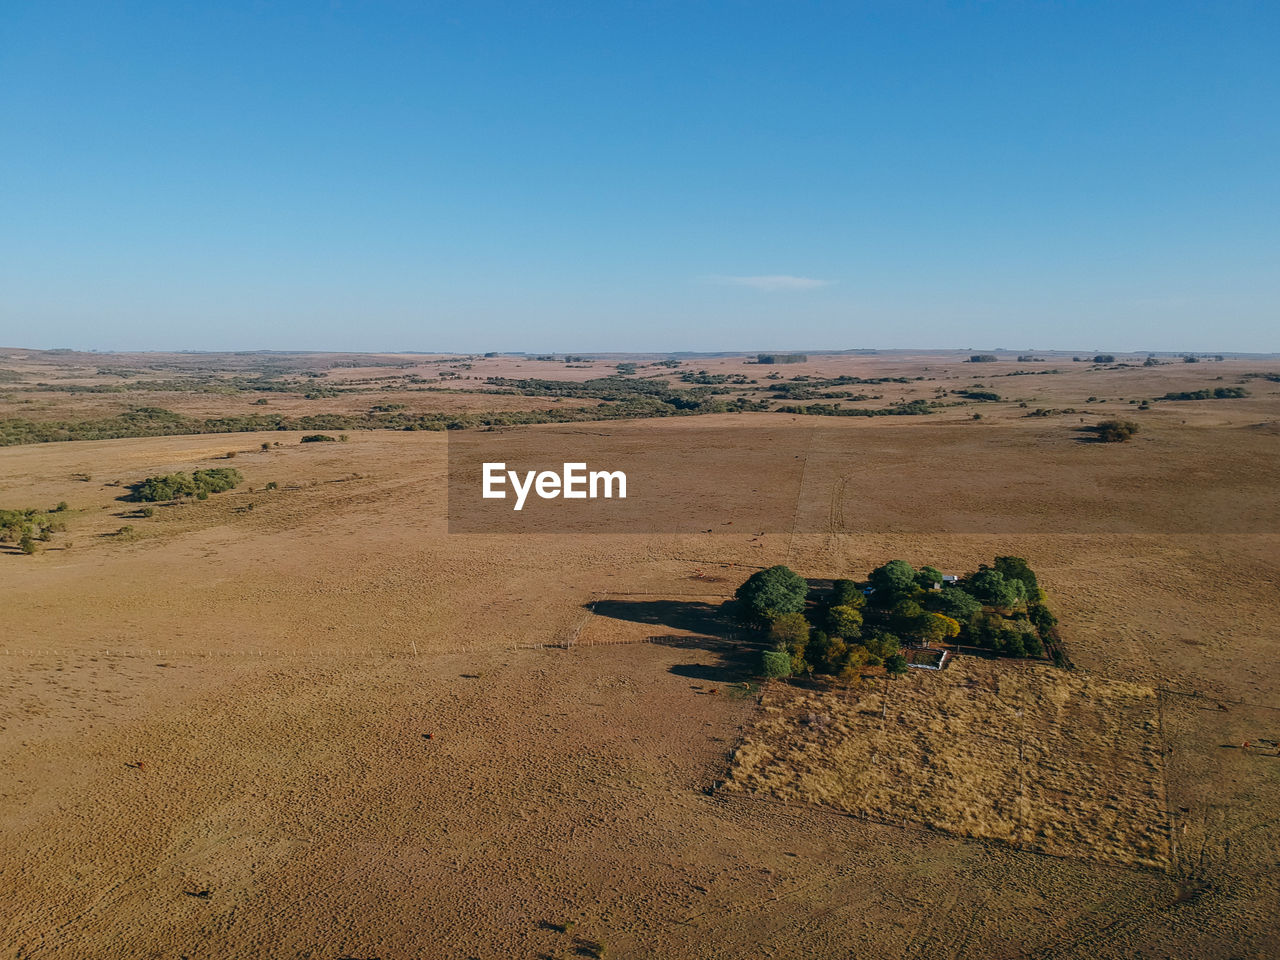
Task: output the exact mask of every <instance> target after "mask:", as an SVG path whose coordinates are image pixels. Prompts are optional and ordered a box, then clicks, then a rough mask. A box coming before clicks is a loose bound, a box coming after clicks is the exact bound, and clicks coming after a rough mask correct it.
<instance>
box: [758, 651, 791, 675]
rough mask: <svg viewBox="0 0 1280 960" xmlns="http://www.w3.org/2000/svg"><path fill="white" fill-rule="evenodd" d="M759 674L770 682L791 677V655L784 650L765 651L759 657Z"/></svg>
mask: <svg viewBox="0 0 1280 960" xmlns="http://www.w3.org/2000/svg"><path fill="white" fill-rule="evenodd" d="M760 673H761V674H763V675H764V676H766V677H768V678H769V679H771V680H781V679H785V678H786V677H789V676H791V654H789V653H787V651H785V650H766V651H764V653H762V654H761V655H760Z"/></svg>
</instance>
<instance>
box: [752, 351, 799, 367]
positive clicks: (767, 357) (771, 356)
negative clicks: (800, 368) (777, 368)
mask: <svg viewBox="0 0 1280 960" xmlns="http://www.w3.org/2000/svg"><path fill="white" fill-rule="evenodd" d="M808 362H809V357H808V355H806V354H803V353H757V354H756V363H769V364H779V363H808Z"/></svg>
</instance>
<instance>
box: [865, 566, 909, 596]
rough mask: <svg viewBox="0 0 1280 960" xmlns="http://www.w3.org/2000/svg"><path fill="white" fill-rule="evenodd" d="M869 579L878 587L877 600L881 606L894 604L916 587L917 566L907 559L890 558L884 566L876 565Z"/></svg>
mask: <svg viewBox="0 0 1280 960" xmlns="http://www.w3.org/2000/svg"><path fill="white" fill-rule="evenodd" d="M869 579H870V580H871V585H872V586H873V587H875V588H876V593H875V600H876V603H878V604H879V605H880V606H893V604H894V603H896V602H897V601H898V600H900V599H901V598H902V597H903V596H909V595H910V594H911V593H913V592H914V591H915V589H916V570H915V567H913V566H911V564H909V563H907V561H905V560H890V561H889V562H888V563H886V564H885V565H884V566H882V567H876V568H875V569H874V570H872V571H871V575H870V578H869Z"/></svg>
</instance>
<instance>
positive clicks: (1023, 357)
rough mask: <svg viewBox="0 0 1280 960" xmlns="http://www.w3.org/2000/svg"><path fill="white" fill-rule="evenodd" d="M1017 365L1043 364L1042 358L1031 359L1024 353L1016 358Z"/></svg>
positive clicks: (1031, 357) (1029, 355) (1030, 356)
mask: <svg viewBox="0 0 1280 960" xmlns="http://www.w3.org/2000/svg"><path fill="white" fill-rule="evenodd" d="M1018 362H1019V363H1044V357H1033V356H1032V355H1031V354H1029V353H1024V354H1022V355H1021V356H1019V357H1018Z"/></svg>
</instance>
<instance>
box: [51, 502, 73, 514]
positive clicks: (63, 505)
mask: <svg viewBox="0 0 1280 960" xmlns="http://www.w3.org/2000/svg"><path fill="white" fill-rule="evenodd" d="M70 509H71V508H70V507H69V506H67V501H65V500H59V501H58V505H57V506H56V507H54V508H53V512H54V513H66V512H67V511H68V510H70Z"/></svg>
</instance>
